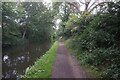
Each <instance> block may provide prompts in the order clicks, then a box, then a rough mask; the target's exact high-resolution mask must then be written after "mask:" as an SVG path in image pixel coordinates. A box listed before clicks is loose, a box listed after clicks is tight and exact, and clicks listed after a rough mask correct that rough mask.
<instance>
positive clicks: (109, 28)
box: [66, 2, 120, 79]
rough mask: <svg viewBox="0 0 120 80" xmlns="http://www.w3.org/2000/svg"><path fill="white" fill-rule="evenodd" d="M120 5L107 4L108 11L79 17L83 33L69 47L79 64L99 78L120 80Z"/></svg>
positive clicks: (74, 37)
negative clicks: (95, 72) (88, 67)
mask: <svg viewBox="0 0 120 80" xmlns="http://www.w3.org/2000/svg"><path fill="white" fill-rule="evenodd" d="M119 3H120V2H117V3H111V4H110V3H108V5H107V6H106V7H107V8H105V9H104V10H100V11H99V12H97V14H94V15H89V16H84V18H83V17H81V19H80V22H79V23H80V24H79V29H81V27H84V29H81V30H80V31H81V32H78V34H77V35H74V36H72V37H71V41H69V43H68V45H69V47H70V48H72V49H74V50H75V53H76V56H77V58H78V59H79V60H80V61H81V62H83V63H84V64H88V65H89V66H93V67H96V68H98V71H99V72H101V71H102V72H101V73H100V75H101V77H109V78H115V79H116V78H119V77H120V69H119V67H120V65H119V61H120V58H119V57H120V42H119V41H120V33H119V31H120V16H119V15H120V5H119ZM103 7H104V6H103ZM66 36H67V35H66Z"/></svg>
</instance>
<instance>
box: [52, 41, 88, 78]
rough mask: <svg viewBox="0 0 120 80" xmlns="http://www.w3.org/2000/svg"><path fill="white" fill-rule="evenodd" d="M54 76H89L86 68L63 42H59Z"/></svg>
mask: <svg viewBox="0 0 120 80" xmlns="http://www.w3.org/2000/svg"><path fill="white" fill-rule="evenodd" d="M52 78H88V75H87V73H86V72H85V70H84V69H82V68H81V67H80V65H79V64H78V62H77V60H76V59H75V58H74V57H73V56H71V55H70V53H69V52H68V50H67V49H66V48H65V46H64V43H63V42H60V43H59V48H58V53H57V57H56V61H55V64H54V68H53V75H52Z"/></svg>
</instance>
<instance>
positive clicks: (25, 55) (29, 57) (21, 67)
mask: <svg viewBox="0 0 120 80" xmlns="http://www.w3.org/2000/svg"><path fill="white" fill-rule="evenodd" d="M49 47H50V44H48V43H45V44H41V45H39V44H28V45H26V46H24V47H14V48H11V49H9V50H3V58H2V67H3V72H2V74H3V78H20V77H21V76H22V74H24V73H25V69H26V68H27V67H28V66H29V65H33V63H34V62H35V60H36V59H37V58H39V57H40V56H41V55H43V53H45V52H46V51H47V50H48V49H49Z"/></svg>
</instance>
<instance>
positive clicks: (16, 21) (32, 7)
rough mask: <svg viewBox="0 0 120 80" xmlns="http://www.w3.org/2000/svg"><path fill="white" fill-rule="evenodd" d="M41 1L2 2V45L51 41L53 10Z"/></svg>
mask: <svg viewBox="0 0 120 80" xmlns="http://www.w3.org/2000/svg"><path fill="white" fill-rule="evenodd" d="M50 9H51V8H48V7H47V6H45V5H44V4H43V3H42V2H39V3H36V2H25V3H13V2H11V3H8V2H3V3H2V25H3V26H2V28H3V34H2V36H3V37H2V40H3V43H2V44H3V47H7V46H15V45H19V44H21V43H25V42H26V41H27V42H31V43H43V42H51V38H52V35H53V34H54V30H53V27H52V26H53V25H54V24H53V19H54V15H55V13H54V10H50Z"/></svg>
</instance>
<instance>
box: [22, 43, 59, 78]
mask: <svg viewBox="0 0 120 80" xmlns="http://www.w3.org/2000/svg"><path fill="white" fill-rule="evenodd" d="M57 48H58V42H55V43H54V44H53V46H52V47H51V48H50V50H49V51H47V52H46V53H45V54H44V55H43V56H42V57H40V58H39V59H38V60H37V61H36V62H35V64H34V65H33V66H31V67H28V68H27V69H26V72H25V75H24V77H23V78H50V77H51V75H52V69H53V64H54V62H55V57H56V53H57Z"/></svg>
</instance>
